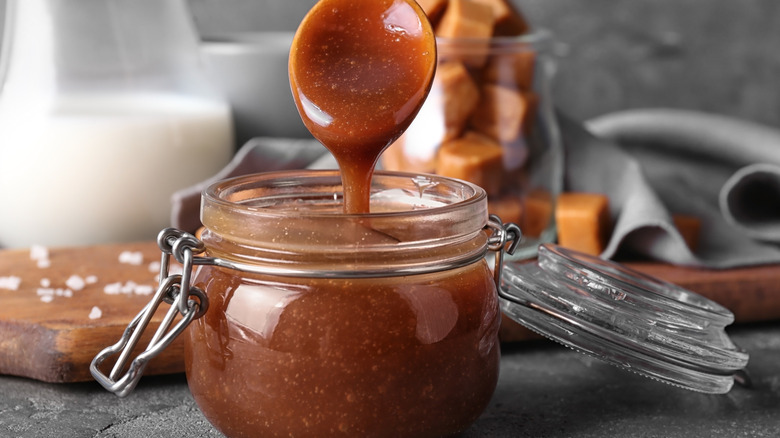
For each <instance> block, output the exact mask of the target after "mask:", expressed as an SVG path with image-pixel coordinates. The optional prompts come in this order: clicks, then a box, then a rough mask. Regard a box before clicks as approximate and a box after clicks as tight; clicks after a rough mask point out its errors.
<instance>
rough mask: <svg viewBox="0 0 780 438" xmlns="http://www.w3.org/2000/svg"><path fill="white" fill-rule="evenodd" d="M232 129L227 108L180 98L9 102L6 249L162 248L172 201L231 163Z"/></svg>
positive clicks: (1, 238) (2, 151)
mask: <svg viewBox="0 0 780 438" xmlns="http://www.w3.org/2000/svg"><path fill="white" fill-rule="evenodd" d="M6 97H8V96H6ZM231 126H232V125H231V121H230V110H229V107H228V106H227V104H224V103H221V102H214V101H211V100H205V99H197V98H187V97H178V96H172V95H137V94H116V95H89V96H66V97H58V98H57V101H55V102H46V101H44V100H43V99H41V100H38V101H36V100H35V99H24V98H19V97H17V98H7V99H3V100H2V101H0V246H4V247H27V246H30V245H32V244H42V245H47V246H62V245H86V244H94V243H104V242H118V241H130V240H151V239H154V238H155V237H156V235H157V233H158V232H159V231H160V230H161V229H162V228H164V227H166V226H169V224H170V212H171V202H170V196H171V194H172V193H174V192H175V191H177V190H179V189H182V188H185V187H188V186H190V185H193V184H194V183H197V182H200V181H202V180H204V179H206V178H208V177H211V176H213V175H214V174H215V173H217V172H218V171H219V170H220V169H221V168H222V167H223V166H224V165H225V164H226V163H227V162H228V161H229V160H230V157H231V154H232V152H233V133H232V127H231Z"/></svg>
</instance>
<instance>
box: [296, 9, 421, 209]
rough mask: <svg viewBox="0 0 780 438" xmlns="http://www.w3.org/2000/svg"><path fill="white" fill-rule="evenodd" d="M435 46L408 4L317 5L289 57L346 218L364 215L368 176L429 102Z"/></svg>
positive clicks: (304, 112)
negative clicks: (337, 174)
mask: <svg viewBox="0 0 780 438" xmlns="http://www.w3.org/2000/svg"><path fill="white" fill-rule="evenodd" d="M435 70H436V40H435V37H434V34H433V28H432V27H431V24H430V22H429V21H428V19H427V17H426V16H425V13H424V12H423V10H422V9H421V8H420V6H419V5H417V3H415V2H414V1H413V0H372V1H363V2H354V1H353V0H320V1H319V2H318V3H317V4H316V5H315V6H314V7H313V8H312V9H311V10H310V11H309V13H308V14H307V15H306V17H305V18H304V19H303V21H302V22H301V24H300V26H299V27H298V31H297V32H296V34H295V37H294V38H293V43H292V47H291V49H290V59H289V75H290V86H291V89H292V94H293V98H294V100H295V104H296V106H297V108H298V112H299V113H300V115H301V118H302V119H303V123H304V125H306V127H307V129H308V130H309V131H310V132H311V133H312V135H313V136H314V137H315V138H317V139H318V140H319V141H320V142H321V143H322V144H323V145H324V146H325V147H327V148H328V150H330V152H331V153H332V154H333V155H334V157H335V158H336V161H337V162H338V164H339V168H340V170H341V177H342V182H343V185H344V188H345V189H344V190H345V193H344V197H345V211H346V212H348V213H363V212H368V193H369V187H370V183H371V175H372V174H373V169H374V167H375V165H376V162H377V159H378V158H379V156H380V155H381V153H382V151H384V149H385V148H387V146H389V145H390V144H391V143H392V142H393V141H395V140H396V139H397V138H398V137H400V136H401V134H402V133H403V132H404V131H405V130H406V128H407V127H408V126H409V124H410V123H411V122H412V120H413V119H414V117H415V116H416V115H417V112H418V111H419V109H420V107H421V106H422V103H423V102H424V101H425V98H426V97H427V95H428V92H429V91H430V88H431V83H432V80H433V76H434V73H435Z"/></svg>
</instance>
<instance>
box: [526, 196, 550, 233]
mask: <svg viewBox="0 0 780 438" xmlns="http://www.w3.org/2000/svg"><path fill="white" fill-rule="evenodd" d="M552 217H553V203H552V195H551V194H550V192H549V191H547V190H545V189H541V188H538V189H534V190H531V191H530V192H528V193H527V194H526V195H525V196H524V197H523V217H522V218H521V220H520V222H518V223H517V224H518V225H520V230H521V231H522V232H523V235H524V236H529V237H539V236H541V235H542V232H544V230H546V229H547V227H548V226H549V225H550V222H552Z"/></svg>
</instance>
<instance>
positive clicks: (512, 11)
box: [474, 0, 528, 36]
mask: <svg viewBox="0 0 780 438" xmlns="http://www.w3.org/2000/svg"><path fill="white" fill-rule="evenodd" d="M474 1H476V2H479V3H483V4H485V5H488V6H490V8H491V9H492V10H493V17H494V18H495V20H496V23H495V25H494V31H493V34H494V35H495V36H516V35H522V34H524V33H526V32H527V31H528V22H527V21H526V19H525V17H524V16H523V15H522V14H521V13H520V12H519V11H518V10H517V9H516V8H515V7H514V6H513V5H512V4H511V3H510V2H509V1H508V0H474Z"/></svg>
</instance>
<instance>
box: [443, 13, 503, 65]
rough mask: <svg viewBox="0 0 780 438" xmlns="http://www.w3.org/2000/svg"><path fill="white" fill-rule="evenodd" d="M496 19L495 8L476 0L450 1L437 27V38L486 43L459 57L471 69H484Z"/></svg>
mask: <svg viewBox="0 0 780 438" xmlns="http://www.w3.org/2000/svg"><path fill="white" fill-rule="evenodd" d="M494 23H495V18H494V16H493V8H491V7H490V6H489V5H486V4H483V3H480V2H478V1H476V0H450V1H449V3H448V6H447V10H446V11H444V15H443V16H442V18H441V21H439V25H438V26H436V31H435V32H436V36H438V37H443V38H475V39H477V40H481V41H483V42H484V43H483V44H481V46H480V47H475V48H473V50H470V53H469V54H464V55H462V56H459V57H458V59H459V60H461V61H463V62H464V63H465V64H466V65H468V66H469V67H475V68H482V66H484V65H485V61H486V60H487V56H488V46H489V44H490V37H491V36H492V35H493V25H494Z"/></svg>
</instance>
